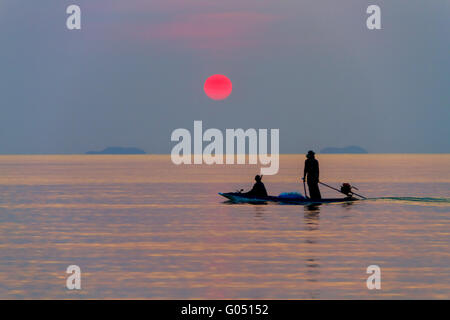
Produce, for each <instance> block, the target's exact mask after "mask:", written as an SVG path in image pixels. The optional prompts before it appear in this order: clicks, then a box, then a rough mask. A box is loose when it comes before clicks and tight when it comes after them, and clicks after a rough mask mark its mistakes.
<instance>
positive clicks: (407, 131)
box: [0, 0, 450, 154]
mask: <svg viewBox="0 0 450 320" xmlns="http://www.w3.org/2000/svg"><path fill="white" fill-rule="evenodd" d="M70 4H77V5H79V6H80V7H81V10H82V30H79V31H69V30H67V28H66V18H67V14H66V12H65V11H66V8H67V6H68V5H70ZM370 4H378V5H379V6H380V7H381V10H382V30H375V31H370V30H368V29H367V27H366V19H367V17H368V15H367V14H366V8H367V7H368V5H370ZM449 17H450V2H449V1H448V0H433V1H420V0H398V1H384V0H371V1H361V0H343V1H336V0H306V1H298V0H282V1H273V0H226V1H215V0H127V1H119V0H96V1H92V0H72V1H67V0H65V1H54V0H39V1H25V0H2V1H1V2H0V43H1V47H0V48H1V50H0V72H1V74H0V110H1V116H0V153H2V154H8V153H84V152H85V151H88V150H96V149H103V148H105V147H107V146H134V147H140V148H143V149H144V150H145V151H147V152H148V153H170V150H171V149H172V147H173V143H172V142H171V141H170V135H171V132H172V131H173V130H174V129H176V128H187V129H189V130H192V128H193V122H194V120H202V121H203V125H204V127H205V128H218V129H221V130H225V129H226V128H244V129H247V128H268V129H270V128H277V129H280V151H281V152H282V153H303V152H305V151H307V150H308V149H314V150H320V149H321V148H324V147H327V146H336V147H342V146H346V145H359V146H361V147H364V148H366V149H367V150H369V151H370V152H376V153H383V152H386V153H391V152H412V153H416V152H417V153H422V152H423V153H427V152H433V153H434V152H436V153H448V152H450V140H449V138H448V137H449V136H450V126H449V123H450V90H449V86H450V19H449ZM213 74H224V75H226V76H228V77H229V78H230V79H231V81H232V82H233V92H232V94H231V95H230V96H229V97H228V98H227V99H225V100H222V101H214V100H211V99H209V98H208V97H207V96H206V95H205V93H204V91H203V84H204V82H205V80H206V79H207V78H208V77H209V76H211V75H213Z"/></svg>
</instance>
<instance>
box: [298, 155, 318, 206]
mask: <svg viewBox="0 0 450 320" xmlns="http://www.w3.org/2000/svg"><path fill="white" fill-rule="evenodd" d="M314 155H315V153H314V151H312V150H310V151H308V154H307V155H306V160H305V170H304V171H303V181H305V179H307V182H308V189H309V197H310V198H311V199H312V200H320V199H322V196H321V195H320V190H319V161H317V159H316V158H315V156H314Z"/></svg>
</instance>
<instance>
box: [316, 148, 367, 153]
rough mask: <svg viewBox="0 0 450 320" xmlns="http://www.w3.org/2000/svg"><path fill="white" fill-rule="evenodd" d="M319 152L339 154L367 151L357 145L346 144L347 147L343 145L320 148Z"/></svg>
mask: <svg viewBox="0 0 450 320" xmlns="http://www.w3.org/2000/svg"><path fill="white" fill-rule="evenodd" d="M320 153H325V154H327V153H328V154H339V153H341V154H342V153H352V154H364V153H369V152H367V150H365V149H363V148H361V147H358V146H348V147H343V148H336V147H327V148H323V149H322V150H320Z"/></svg>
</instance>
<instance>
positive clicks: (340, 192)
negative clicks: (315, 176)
mask: <svg viewBox="0 0 450 320" xmlns="http://www.w3.org/2000/svg"><path fill="white" fill-rule="evenodd" d="M319 183H320V184H321V185H324V186H326V187H328V188H330V189H333V190H335V191H337V192H340V193H342V194H345V193H343V192H342V191H341V190H339V189H336V188H334V187H332V186H329V185H328V184H326V183H323V182H320V181H319ZM352 193H353V194H354V195H356V196H358V197H361V198H363V199H367V198H366V197H364V196H362V195H360V194H357V193H354V192H352ZM345 195H346V196H348V194H345Z"/></svg>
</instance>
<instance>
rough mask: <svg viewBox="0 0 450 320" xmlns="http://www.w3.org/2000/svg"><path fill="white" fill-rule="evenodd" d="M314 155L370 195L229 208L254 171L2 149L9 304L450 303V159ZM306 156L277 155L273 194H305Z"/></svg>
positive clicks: (0, 252)
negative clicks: (375, 276)
mask: <svg viewBox="0 0 450 320" xmlns="http://www.w3.org/2000/svg"><path fill="white" fill-rule="evenodd" d="M318 159H319V161H320V165H321V180H322V181H324V182H326V183H328V184H331V185H333V186H338V185H339V184H340V183H342V182H350V183H352V184H354V185H356V186H357V187H358V188H359V190H360V193H362V194H363V195H365V196H367V197H369V198H372V199H370V200H366V201H361V202H356V203H352V204H327V205H320V206H315V207H308V206H298V205H279V204H267V205H250V204H229V203H226V202H224V200H225V199H223V198H221V197H220V196H219V195H218V194H217V193H218V192H227V191H234V190H236V189H239V188H244V189H248V188H250V187H251V185H252V183H253V177H254V176H255V174H257V173H258V168H257V167H256V166H249V165H248V166H245V165H240V166H237V165H236V166H207V165H196V166H194V165H192V166H179V167H177V166H175V165H173V164H172V163H171V161H170V157H169V156H167V155H160V156H153V155H152V156H150V155H144V156H0V298H7V299H9V298H38V299H47V298H62V299H66V298H100V299H103V298H172V299H185V298H202V299H234V298H255V299H259V298H261V299H281V298H283V299H284V298H285V299H310V298H313V299H316V298H318V299H320V298H332V299H346V298H350V299H355V298H370V299H372V298H396V299H397V298H439V299H444V298H447V299H449V298H450V170H449V169H450V155H448V154H447V155H319V156H318ZM303 161H304V156H303V155H284V156H282V157H281V161H280V166H281V169H280V173H279V174H278V175H276V176H265V177H264V178H263V182H264V183H265V185H266V188H267V189H268V191H269V193H270V194H273V195H277V194H279V193H281V192H288V191H300V192H303V186H302V185H301V184H300V183H299V176H300V172H301V171H302V169H303V164H302V163H303ZM321 190H322V193H323V195H324V196H330V197H335V196H337V194H336V193H335V192H334V191H332V190H327V189H324V188H321ZM69 265H78V266H79V267H80V268H81V272H82V274H81V286H82V289H81V290H80V291H77V290H74V291H70V290H68V289H66V278H67V277H68V274H66V268H67V267H68V266H69ZM369 265H378V266H379V267H380V268H381V290H368V289H367V286H366V279H367V277H368V276H369V275H368V274H367V273H366V269H367V267H368V266H369Z"/></svg>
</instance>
